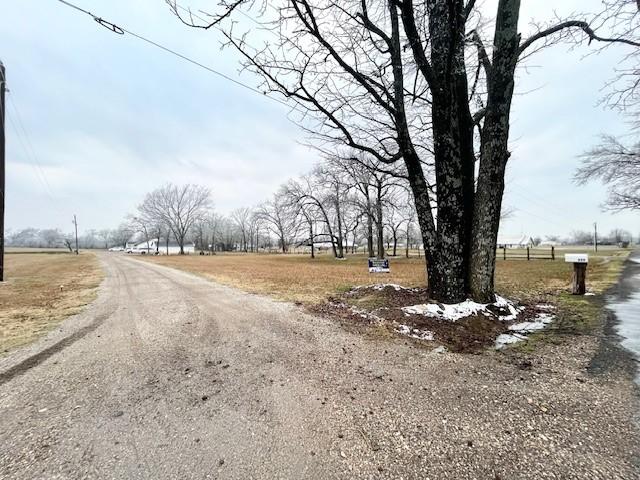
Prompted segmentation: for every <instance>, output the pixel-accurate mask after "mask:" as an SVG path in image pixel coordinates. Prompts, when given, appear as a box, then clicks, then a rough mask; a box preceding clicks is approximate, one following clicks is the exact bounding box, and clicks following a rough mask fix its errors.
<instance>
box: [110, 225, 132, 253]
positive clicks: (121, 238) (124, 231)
mask: <svg viewBox="0 0 640 480" xmlns="http://www.w3.org/2000/svg"><path fill="white" fill-rule="evenodd" d="M133 233H134V232H133V231H132V229H131V226H130V225H129V224H128V223H121V224H120V225H119V226H118V228H116V229H115V230H113V231H112V232H111V238H112V240H113V242H114V243H115V244H116V245H118V246H120V247H123V248H125V247H126V246H127V242H128V241H129V240H130V239H131V237H132V236H133Z"/></svg>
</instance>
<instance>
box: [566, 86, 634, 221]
mask: <svg viewBox="0 0 640 480" xmlns="http://www.w3.org/2000/svg"><path fill="white" fill-rule="evenodd" d="M639 79H640V77H639ZM574 179H575V181H576V182H577V183H578V184H580V185H584V184H585V183H587V182H590V181H593V180H600V181H601V182H602V183H603V184H605V185H607V186H608V187H609V192H608V193H609V197H608V198H607V201H606V203H605V204H604V207H605V208H606V209H608V210H613V211H621V210H638V209H640V142H638V143H635V144H634V145H632V146H630V147H627V146H625V145H623V144H622V143H621V142H620V141H619V140H618V139H617V138H615V137H613V136H610V135H606V136H603V138H602V143H601V144H600V145H599V146H597V147H595V148H593V149H592V150H591V151H589V152H588V153H586V154H585V155H584V156H583V163H582V166H581V167H580V168H579V169H578V170H577V172H576V174H575V176H574Z"/></svg>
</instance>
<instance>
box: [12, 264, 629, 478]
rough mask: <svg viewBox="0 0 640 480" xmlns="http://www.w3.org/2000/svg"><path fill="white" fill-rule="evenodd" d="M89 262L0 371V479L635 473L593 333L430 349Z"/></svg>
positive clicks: (186, 282)
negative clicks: (96, 276)
mask: <svg viewBox="0 0 640 480" xmlns="http://www.w3.org/2000/svg"><path fill="white" fill-rule="evenodd" d="M101 258H102V260H103V261H104V264H105V268H106V279H105V281H104V283H103V285H102V287H101V289H100V294H99V298H98V300H96V302H95V303H94V304H93V305H92V306H90V307H89V308H88V309H87V310H86V311H85V312H84V313H83V314H81V315H80V316H79V317H78V318H72V319H69V320H68V321H67V326H68V327H69V328H71V327H73V326H74V325H78V326H79V327H80V326H81V329H80V330H79V333H78V334H76V335H75V336H74V337H73V338H72V339H71V340H70V341H67V342H66V343H63V344H61V345H58V346H56V345H53V346H49V347H47V349H46V350H44V351H43V353H41V354H40V355H38V356H36V357H35V359H32V360H29V359H26V357H25V356H24V353H22V354H20V352H18V353H17V354H16V355H13V356H10V357H9V358H8V359H3V362H2V363H0V477H1V478H11V479H34V478H42V479H50V478H51V479H78V478H113V479H123V478H127V479H135V478H144V479H204V478H234V479H248V478H262V479H267V478H283V479H299V478H317V479H326V478H405V479H409V478H416V479H428V478H430V479H443V478H450V479H472V478H477V479H520V478H527V479H543V478H562V479H590V478H594V479H596V478H598V479H600V478H602V479H613V478H618V479H632V478H639V477H638V470H637V467H636V466H634V463H635V461H636V459H634V455H635V454H637V452H638V451H639V449H638V440H637V439H638V436H637V435H638V432H637V430H636V429H635V427H634V426H633V424H632V420H631V418H630V417H631V415H632V412H633V411H634V408H636V407H637V403H636V402H637V397H636V396H635V393H634V391H633V388H632V381H631V379H630V378H628V376H625V375H622V374H618V373H616V372H613V373H605V374H601V375H599V376H591V375H590V374H589V373H587V367H588V363H589V359H590V356H591V354H592V353H593V352H594V351H595V350H596V348H597V343H598V340H597V339H595V338H592V337H580V338H573V339H572V340H571V342H565V343H564V344H562V345H559V346H549V347H546V349H545V351H542V352H540V353H539V354H536V355H535V356H531V357H529V358H527V359H524V360H523V359H522V358H521V357H517V358H516V357H513V356H511V355H509V354H507V355H504V354H486V355H482V356H478V355H454V354H449V353H445V354H438V353H434V352H432V351H430V350H426V349H422V348H420V347H419V346H416V345H415V344H413V343H412V342H410V341H406V342H405V341H404V340H403V339H401V338H397V339H382V338H375V337H372V336H367V335H360V334H355V333H349V332H348V331H346V330H345V329H343V328H342V327H340V326H338V325H337V324H336V323H334V322H332V321H329V320H325V319H320V318H315V317H312V316H309V315H307V314H305V313H304V312H303V311H302V310H301V309H299V308H297V307H294V306H292V305H290V304H286V303H278V302H274V301H271V300H268V299H265V298H262V297H258V296H253V295H249V294H245V293H242V292H239V291H236V290H233V289H230V288H226V287H221V286H218V285H216V284H213V283H209V282H207V281H205V280H203V279H200V278H198V277H195V276H192V275H189V274H186V273H182V272H179V271H176V270H171V269H168V268H165V267H161V266H157V265H152V264H148V263H143V262H139V261H136V260H135V259H132V258H127V257H125V256H120V255H117V254H115V255H106V254H105V255H102V257H101ZM48 341H49V342H50V344H51V342H52V340H51V339H49V340H48ZM62 347H64V348H62ZM20 355H22V357H21V356H20ZM11 362H13V363H11Z"/></svg>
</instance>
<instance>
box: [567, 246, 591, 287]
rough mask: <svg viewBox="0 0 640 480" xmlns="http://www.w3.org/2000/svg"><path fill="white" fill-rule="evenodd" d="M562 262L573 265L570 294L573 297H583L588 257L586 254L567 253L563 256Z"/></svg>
mask: <svg viewBox="0 0 640 480" xmlns="http://www.w3.org/2000/svg"><path fill="white" fill-rule="evenodd" d="M564 261H565V262H567V263H573V281H572V286H571V293H573V294H574V295H584V294H585V292H586V291H587V288H586V285H585V281H586V279H587V264H588V263H589V255H587V254H586V253H567V254H565V256H564Z"/></svg>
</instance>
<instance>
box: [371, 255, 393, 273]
mask: <svg viewBox="0 0 640 480" xmlns="http://www.w3.org/2000/svg"><path fill="white" fill-rule="evenodd" d="M369 273H389V259H388V258H382V259H380V258H370V259H369Z"/></svg>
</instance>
